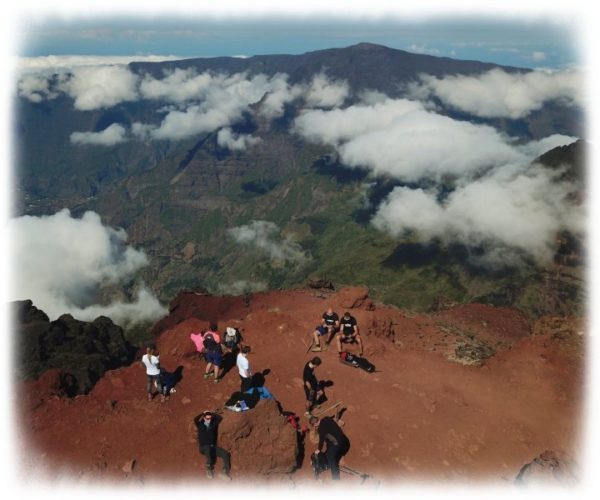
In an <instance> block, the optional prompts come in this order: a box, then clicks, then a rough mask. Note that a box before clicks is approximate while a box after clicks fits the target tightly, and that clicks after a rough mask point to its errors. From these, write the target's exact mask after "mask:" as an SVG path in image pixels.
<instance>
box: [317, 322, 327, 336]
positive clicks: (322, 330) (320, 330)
mask: <svg viewBox="0 0 600 500" xmlns="http://www.w3.org/2000/svg"><path fill="white" fill-rule="evenodd" d="M315 331H316V332H317V335H319V337H322V336H323V335H327V328H326V327H324V326H322V325H319V326H317V327H316V328H315Z"/></svg>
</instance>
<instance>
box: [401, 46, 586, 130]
mask: <svg viewBox="0 0 600 500" xmlns="http://www.w3.org/2000/svg"><path fill="white" fill-rule="evenodd" d="M538 57H539V55H538ZM408 90H409V95H410V96H411V97H412V98H416V99H420V100H427V99H429V98H431V97H436V98H438V99H439V100H440V101H441V102H442V103H444V104H445V105H447V106H450V107H452V108H454V109H457V110H460V111H465V112H467V113H470V114H471V115H474V116H480V117H484V118H492V117H503V118H512V119H517V118H523V117H525V116H527V115H528V114H529V113H531V112H532V111H535V110H538V109H540V108H541V107H542V106H543V105H544V103H545V102H547V101H552V100H559V101H561V102H562V103H564V104H566V105H569V106H575V105H578V106H581V105H582V104H583V101H582V93H581V91H582V81H581V75H580V73H579V72H577V71H554V72H549V71H531V72H528V73H507V72H505V71H503V70H501V69H493V70H490V71H488V72H487V73H483V74H481V75H477V76H465V75H448V76H444V77H441V78H437V77H434V76H431V75H421V77H420V82H419V83H417V84H412V85H409V87H408Z"/></svg>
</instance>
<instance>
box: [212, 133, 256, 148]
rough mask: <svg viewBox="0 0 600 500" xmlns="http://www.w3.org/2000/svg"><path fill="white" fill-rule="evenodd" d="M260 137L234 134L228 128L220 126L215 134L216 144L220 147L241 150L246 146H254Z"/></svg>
mask: <svg viewBox="0 0 600 500" xmlns="http://www.w3.org/2000/svg"><path fill="white" fill-rule="evenodd" d="M259 142H260V138H258V137H253V136H251V135H248V134H239V135H238V134H234V133H233V131H232V130H231V129H230V128H222V129H221V130H219V133H218V134H217V144H218V145H219V146H221V147H222V148H227V149H231V150H234V151H241V150H243V149H246V148H247V147H248V146H254V145H255V144H257V143H259Z"/></svg>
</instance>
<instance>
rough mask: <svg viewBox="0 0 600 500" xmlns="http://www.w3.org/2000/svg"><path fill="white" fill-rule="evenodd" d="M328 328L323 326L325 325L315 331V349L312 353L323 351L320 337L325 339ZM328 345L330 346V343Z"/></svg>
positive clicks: (319, 326)
mask: <svg viewBox="0 0 600 500" xmlns="http://www.w3.org/2000/svg"><path fill="white" fill-rule="evenodd" d="M327 333H328V332H327V327H325V326H323V325H318V326H317V327H316V328H315V331H314V332H313V334H312V335H313V344H314V347H313V348H312V349H311V350H312V351H315V352H319V351H321V350H322V349H321V340H320V337H323V336H325V335H327ZM327 344H329V341H327Z"/></svg>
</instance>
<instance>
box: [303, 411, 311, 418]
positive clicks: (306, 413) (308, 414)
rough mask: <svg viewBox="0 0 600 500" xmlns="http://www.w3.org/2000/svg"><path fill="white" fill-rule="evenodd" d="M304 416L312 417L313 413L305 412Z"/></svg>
mask: <svg viewBox="0 0 600 500" xmlns="http://www.w3.org/2000/svg"><path fill="white" fill-rule="evenodd" d="M304 414H305V415H306V416H307V417H312V413H311V412H309V411H305V412H304Z"/></svg>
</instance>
